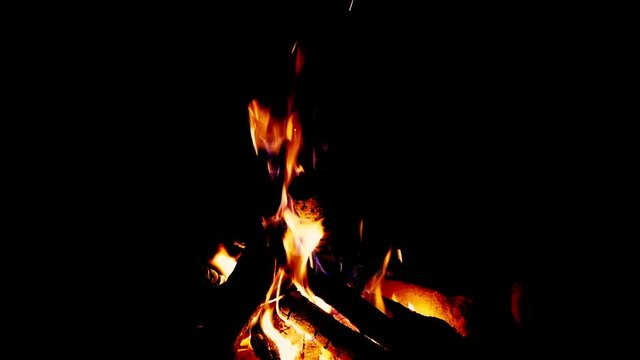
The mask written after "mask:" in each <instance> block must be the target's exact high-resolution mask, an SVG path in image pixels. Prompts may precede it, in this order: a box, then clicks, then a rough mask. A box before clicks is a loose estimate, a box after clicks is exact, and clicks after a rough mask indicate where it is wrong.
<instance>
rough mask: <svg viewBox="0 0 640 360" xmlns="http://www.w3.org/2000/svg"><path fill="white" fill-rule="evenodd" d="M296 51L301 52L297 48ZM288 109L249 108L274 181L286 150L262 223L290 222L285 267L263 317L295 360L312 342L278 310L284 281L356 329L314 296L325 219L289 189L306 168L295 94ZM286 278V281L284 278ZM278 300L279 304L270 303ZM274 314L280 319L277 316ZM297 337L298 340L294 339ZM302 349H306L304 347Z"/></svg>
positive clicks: (283, 353) (257, 146) (298, 61)
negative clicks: (310, 269) (305, 208)
mask: <svg viewBox="0 0 640 360" xmlns="http://www.w3.org/2000/svg"><path fill="white" fill-rule="evenodd" d="M296 50H297V52H296ZM294 52H296V58H295V73H296V76H297V75H299V74H300V71H301V69H302V64H303V59H304V58H303V55H302V52H301V51H300V47H299V46H297V43H296V44H294V47H293V49H292V54H293V53H294ZM287 108H288V112H287V114H286V115H285V116H283V117H276V116H274V115H273V114H272V113H271V109H270V108H269V107H265V106H263V105H261V104H260V103H259V102H258V100H257V99H255V100H253V101H252V102H251V103H250V104H249V106H248V111H249V128H250V132H251V139H252V142H253V147H254V150H255V152H256V155H258V153H259V150H264V151H266V152H267V154H268V155H269V162H268V164H267V165H268V170H269V173H270V175H271V176H272V179H274V180H275V178H276V177H278V176H280V171H279V170H280V168H281V166H280V164H277V163H275V161H278V160H276V159H278V157H276V155H278V154H279V153H280V152H281V151H282V149H283V148H286V153H285V157H284V161H285V163H284V181H283V186H282V193H281V200H280V206H279V208H278V211H277V212H276V214H275V215H274V216H273V217H272V218H271V219H265V220H264V221H263V225H264V226H265V227H266V226H268V225H269V224H278V223H281V222H282V221H283V222H284V224H285V225H286V231H285V234H284V236H283V239H282V241H283V245H284V249H285V252H286V258H287V262H286V265H285V266H283V267H281V268H280V269H279V270H278V271H277V273H276V275H275V276H274V280H273V283H272V285H271V289H270V290H269V292H268V294H267V298H266V300H265V303H264V304H263V305H262V307H263V309H262V311H261V315H260V319H259V321H260V326H261V328H262V330H263V332H264V333H265V335H266V336H267V337H268V338H269V339H270V340H271V341H273V343H275V344H276V346H277V348H278V352H279V353H280V358H281V359H295V358H296V357H297V356H298V355H299V354H301V346H300V345H301V344H300V343H302V345H304V343H305V341H313V339H314V337H313V335H311V334H309V333H306V332H305V331H304V330H302V329H300V328H299V327H297V326H295V324H294V323H293V322H291V321H290V320H289V319H288V318H287V317H285V316H284V315H283V314H281V313H280V309H279V299H280V291H281V288H282V286H283V282H284V281H285V280H286V281H287V283H289V282H290V284H292V285H293V286H295V288H296V289H297V290H298V292H299V293H300V294H301V295H302V296H304V297H305V298H307V299H308V300H309V301H310V302H312V303H314V304H315V305H317V306H318V307H319V308H321V309H322V310H324V311H325V312H327V313H328V314H331V315H332V316H333V317H334V318H336V319H337V320H338V321H340V322H341V323H342V324H344V325H345V326H348V327H350V328H351V329H352V330H354V331H358V330H357V328H355V326H353V325H352V324H351V323H350V322H349V321H348V320H347V319H346V318H344V317H343V316H342V315H340V314H339V313H338V312H337V311H336V310H335V309H333V308H332V307H331V306H330V305H329V304H327V303H326V302H325V301H324V300H322V299H321V298H319V297H317V296H316V295H314V293H313V292H312V291H311V289H310V288H309V285H308V280H307V266H309V265H311V266H313V263H312V261H313V260H312V259H313V258H312V257H311V255H312V253H313V251H314V249H315V248H316V247H317V246H318V244H319V243H320V241H321V240H322V238H323V237H324V227H323V225H322V220H323V219H322V218H317V219H310V218H305V217H301V216H300V215H299V214H298V212H297V211H296V208H295V206H294V202H293V199H292V198H291V196H290V195H289V193H288V188H289V185H291V182H292V181H293V180H294V178H295V177H296V176H298V175H299V174H300V173H302V172H303V171H304V169H303V167H302V166H301V165H300V164H299V163H298V156H299V153H300V150H301V148H302V127H301V123H300V117H299V115H298V113H297V112H296V111H295V109H294V97H293V96H291V97H289V99H288V107H287ZM285 277H286V279H285ZM274 289H275V292H276V296H275V299H271V297H272V295H273V292H274ZM274 301H275V305H274V304H273V303H272V302H274ZM274 309H275V313H276V314H277V315H278V316H277V317H274V316H273V313H274ZM277 322H280V323H281V324H284V327H286V328H288V329H293V330H294V334H295V336H294V334H292V333H289V334H288V338H287V337H284V336H283V334H282V333H281V332H280V331H279V330H278V329H277V328H276V326H275V324H276V323H277ZM294 340H295V341H294ZM302 352H303V350H302ZM322 356H323V357H328V356H329V354H328V353H327V352H322Z"/></svg>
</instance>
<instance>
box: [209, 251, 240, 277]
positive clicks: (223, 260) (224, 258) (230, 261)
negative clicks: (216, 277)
mask: <svg viewBox="0 0 640 360" xmlns="http://www.w3.org/2000/svg"><path fill="white" fill-rule="evenodd" d="M238 257H239V255H238V256H231V255H229V252H228V251H227V248H226V247H225V246H224V244H220V245H218V250H217V252H216V253H215V254H214V255H213V257H211V259H210V260H209V264H210V265H211V266H213V267H214V268H215V269H216V270H218V272H219V273H220V275H222V277H223V278H222V280H221V282H222V281H223V280H226V279H227V278H229V275H231V273H232V272H233V270H234V269H235V268H236V264H237V262H238Z"/></svg>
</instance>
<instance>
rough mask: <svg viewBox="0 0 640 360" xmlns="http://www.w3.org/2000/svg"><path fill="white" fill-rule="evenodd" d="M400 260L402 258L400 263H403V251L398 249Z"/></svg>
mask: <svg viewBox="0 0 640 360" xmlns="http://www.w3.org/2000/svg"><path fill="white" fill-rule="evenodd" d="M398 260H400V264H402V251H401V250H400V249H398Z"/></svg>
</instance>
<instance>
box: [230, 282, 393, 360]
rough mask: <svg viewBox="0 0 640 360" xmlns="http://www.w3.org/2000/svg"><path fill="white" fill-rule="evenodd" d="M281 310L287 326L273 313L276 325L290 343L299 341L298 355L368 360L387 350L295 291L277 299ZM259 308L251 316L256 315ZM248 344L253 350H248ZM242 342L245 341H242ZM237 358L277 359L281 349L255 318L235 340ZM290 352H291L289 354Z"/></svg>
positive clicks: (382, 355) (379, 356) (255, 316)
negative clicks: (341, 322) (248, 341)
mask: <svg viewBox="0 0 640 360" xmlns="http://www.w3.org/2000/svg"><path fill="white" fill-rule="evenodd" d="M279 307H280V311H281V313H282V314H283V315H284V316H285V317H286V319H287V321H288V322H289V325H286V324H285V323H284V321H282V320H280V319H279V318H278V317H277V316H275V317H274V318H275V320H276V321H275V323H276V326H275V328H276V329H278V331H279V332H280V334H281V335H282V336H284V337H285V338H286V339H288V340H289V341H291V343H302V346H301V347H300V348H299V351H300V352H301V353H300V354H295V355H299V356H298V357H303V358H312V359H318V358H323V359H359V358H364V359H370V358H376V359H377V358H384V357H385V356H386V354H387V350H386V349H385V348H383V347H382V346H380V345H379V344H376V343H375V342H373V341H371V340H369V339H367V338H366V337H365V336H363V335H362V334H359V333H357V332H355V331H353V330H351V329H349V328H347V327H346V326H344V325H342V324H340V323H339V322H338V321H337V320H336V319H335V318H333V317H332V316H331V315H329V314H327V313H326V312H324V311H323V310H321V309H320V308H319V307H317V306H316V305H314V304H313V303H311V302H309V301H308V300H307V299H306V298H304V297H303V296H301V295H300V293H299V292H297V291H292V292H290V293H289V294H287V295H286V296H285V297H284V298H283V299H281V300H280V302H279ZM260 310H261V309H258V311H256V313H254V316H253V317H252V319H255V318H257V316H259V313H260ZM249 334H250V344H251V348H252V349H253V352H252V354H251V352H248V351H246V350H247V346H246V344H247V341H246V340H245V339H247V338H248V335H249ZM243 341H244V344H243ZM235 347H236V351H237V353H236V359H238V360H240V359H255V358H256V357H257V358H259V359H271V360H274V359H280V356H279V354H282V353H283V352H286V351H283V349H278V347H277V345H276V344H275V343H274V341H272V340H271V339H270V338H269V337H268V336H266V334H265V333H264V331H263V329H262V328H261V325H260V323H258V322H257V321H250V322H249V324H248V325H247V327H245V329H244V331H243V332H242V333H241V334H240V336H238V338H237V339H236V344H235ZM288 355H291V354H288Z"/></svg>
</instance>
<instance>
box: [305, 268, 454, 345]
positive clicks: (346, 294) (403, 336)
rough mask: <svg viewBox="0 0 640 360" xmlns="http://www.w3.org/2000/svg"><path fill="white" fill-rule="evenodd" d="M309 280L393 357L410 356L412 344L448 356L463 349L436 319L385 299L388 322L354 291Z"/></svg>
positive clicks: (334, 305)
mask: <svg viewBox="0 0 640 360" xmlns="http://www.w3.org/2000/svg"><path fill="white" fill-rule="evenodd" d="M311 280H312V283H311V284H312V286H313V288H314V290H315V291H316V293H317V294H318V295H319V296H321V297H322V298H323V299H325V300H326V301H327V302H328V303H330V304H331V305H332V306H333V307H334V308H336V309H337V310H338V311H339V312H341V313H342V314H343V315H345V316H346V317H347V318H348V319H349V320H351V322H352V323H353V324H354V325H355V326H357V327H358V329H360V331H361V333H362V334H363V335H365V336H367V337H370V338H371V339H373V340H374V341H376V342H378V343H380V344H382V346H384V347H386V348H388V349H389V351H390V353H391V354H393V355H394V356H397V355H399V354H404V353H406V354H410V353H411V352H412V351H413V349H415V346H416V344H420V347H422V346H425V345H428V346H430V347H431V348H432V350H433V351H438V350H442V351H445V352H452V353H453V352H457V351H459V350H460V349H461V348H462V346H463V341H462V337H461V336H460V335H459V334H458V333H457V332H456V331H455V330H454V329H453V328H451V327H450V326H449V325H448V324H447V323H446V322H444V321H442V320H440V319H437V318H433V317H427V316H422V315H420V314H418V313H416V312H414V311H411V310H409V309H407V308H405V307H404V306H402V305H400V304H398V303H396V302H395V301H392V300H389V299H386V298H385V299H384V302H385V305H386V306H387V307H388V308H389V310H390V312H391V313H392V314H393V317H392V318H390V317H388V316H387V315H385V314H383V313H382V312H380V311H379V310H378V309H376V308H375V307H374V306H373V305H372V304H370V303H369V302H368V301H366V300H365V299H363V298H362V297H361V296H360V292H359V291H358V290H356V289H354V288H350V287H347V286H343V285H340V284H338V283H335V282H333V281H332V280H330V279H328V278H323V277H320V276H316V277H313V278H312V279H311Z"/></svg>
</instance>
